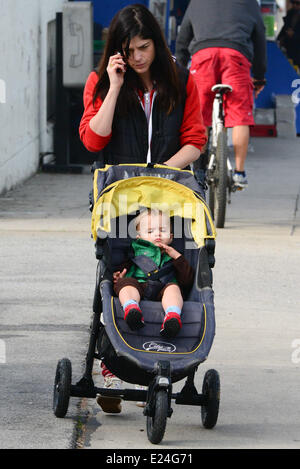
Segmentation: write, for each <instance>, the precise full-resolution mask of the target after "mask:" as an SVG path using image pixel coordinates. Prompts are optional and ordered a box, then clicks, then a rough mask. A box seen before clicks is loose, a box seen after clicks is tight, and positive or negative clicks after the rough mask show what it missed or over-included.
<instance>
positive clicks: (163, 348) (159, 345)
mask: <svg viewBox="0 0 300 469" xmlns="http://www.w3.org/2000/svg"><path fill="white" fill-rule="evenodd" d="M143 349H144V350H146V351H147V352H167V353H173V352H175V351H176V347H175V345H173V344H169V343H168V342H155V341H153V340H152V341H151V342H145V343H144V344H143Z"/></svg>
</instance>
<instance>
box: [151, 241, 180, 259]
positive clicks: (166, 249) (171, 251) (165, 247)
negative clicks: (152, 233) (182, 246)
mask: <svg viewBox="0 0 300 469" xmlns="http://www.w3.org/2000/svg"><path fill="white" fill-rule="evenodd" d="M155 244H156V246H158V247H159V248H160V249H161V250H162V251H164V252H165V253H166V254H168V256H170V257H171V258H172V259H177V258H178V257H180V256H181V254H180V252H178V251H176V249H174V248H172V246H169V245H168V244H164V243H160V242H158V243H155Z"/></svg>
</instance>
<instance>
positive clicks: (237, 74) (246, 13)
mask: <svg viewBox="0 0 300 469" xmlns="http://www.w3.org/2000/svg"><path fill="white" fill-rule="evenodd" d="M175 54H176V58H177V61H178V62H179V63H181V64H182V65H184V66H187V64H188V62H189V59H190V56H192V61H191V67H190V72H191V74H193V76H194V78H195V80H196V83H197V85H198V90H199V96H200V102H201V108H202V113H203V121H204V124H205V125H206V126H207V127H209V126H211V114H212V103H213V99H214V94H213V92H212V91H211V88H212V86H213V85H215V84H216V83H224V84H228V85H231V86H232V88H233V91H232V92H230V93H227V94H226V95H225V96H224V112H225V126H226V127H232V128H233V131H232V140H233V148H234V153H235V171H234V175H233V180H234V183H235V185H236V186H237V187H239V188H244V187H246V186H247V185H248V181H247V178H246V172H245V161H246V157H247V150H248V144H249V136H250V132H249V126H250V125H254V124H255V122H254V119H253V88H254V89H255V97H257V96H258V94H259V93H260V92H261V91H262V89H263V87H264V84H265V79H264V76H265V71H266V39H265V27H264V23H263V20H262V17H261V14H260V10H259V6H258V3H257V0H247V1H246V2H241V1H240V0H222V2H220V0H191V1H190V3H189V6H188V8H187V10H186V13H185V15H184V18H183V21H182V24H181V28H180V32H179V34H178V37H177V41H176V53H175ZM251 68H252V75H253V78H251ZM206 166H207V152H206V154H203V155H202V158H199V160H198V161H197V162H195V163H194V170H195V172H196V174H198V176H200V177H201V172H202V177H203V170H205V168H206Z"/></svg>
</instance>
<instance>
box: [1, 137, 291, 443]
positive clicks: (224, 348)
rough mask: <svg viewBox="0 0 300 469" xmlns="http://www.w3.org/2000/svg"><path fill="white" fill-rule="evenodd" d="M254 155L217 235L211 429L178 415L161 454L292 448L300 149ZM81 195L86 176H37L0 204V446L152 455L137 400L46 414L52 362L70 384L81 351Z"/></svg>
mask: <svg viewBox="0 0 300 469" xmlns="http://www.w3.org/2000/svg"><path fill="white" fill-rule="evenodd" d="M251 146H252V148H253V150H254V151H253V152H251V151H250V152H249V156H248V160H247V175H248V180H249V188H248V189H247V190H245V191H243V192H242V193H236V194H233V196H232V204H231V205H230V206H228V210H227V217H226V225H225V228H224V229H223V230H218V233H217V247H216V267H215V269H214V291H215V302H216V321H217V335H216V339H215V342H214V344H213V347H212V350H211V353H210V355H209V357H208V360H207V363H205V364H204V365H203V368H204V370H203V372H202V367H200V368H201V369H199V372H198V374H197V382H196V386H197V389H198V390H199V392H200V390H201V386H202V376H203V375H204V372H205V370H206V369H208V368H216V369H217V370H218V371H219V373H220V375H221V387H222V391H221V407H220V416H219V421H218V423H217V426H216V427H215V429H214V430H213V431H211V432H208V431H206V430H204V429H203V428H202V426H201V424H200V413H199V412H200V411H199V410H198V409H196V411H195V409H193V408H188V407H186V406H184V408H182V407H183V406H182V407H180V406H175V405H174V414H173V416H172V418H171V419H168V425H167V431H166V435H165V438H164V440H163V442H162V444H161V445H160V446H159V447H161V448H166V449H169V448H177V449H178V448H179V449H186V448H243V447H248V448H249V447H252V448H262V447H265V448H266V447H272V448H280V447H285V448H298V447H299V434H300V421H299V418H298V417H297V416H298V414H299V406H300V401H299V396H298V394H299V393H298V390H299V385H300V372H299V363H298V361H297V357H299V358H300V352H299V353H298V355H297V349H296V348H295V344H296V343H297V342H296V341H297V340H298V339H299V340H300V330H299V293H298V283H299V275H300V216H299V205H298V204H299V202H298V201H299V189H300V151H299V148H300V140H299V139H294V140H285V139H278V138H268V139H260V138H256V139H251ZM90 188H91V175H89V174H84V175H71V174H65V175H62V174H57V175H56V174H45V173H39V174H37V175H36V176H34V177H33V178H32V179H30V180H29V181H27V182H26V183H25V184H24V185H22V186H20V187H18V188H17V189H15V190H14V191H11V192H9V193H7V194H5V195H4V196H0V240H1V244H0V254H1V284H0V285H1V287H0V288H1V299H0V301H1V310H0V324H1V326H0V328H1V332H0V340H1V341H2V342H1V343H2V344H4V345H5V350H6V356H5V358H6V360H5V363H2V364H1V363H0V372H1V384H0V390H1V396H2V399H1V401H0V412H1V416H2V420H1V422H0V434H1V437H0V441H1V443H0V446H1V448H69V447H76V444H77V442H78V437H80V445H81V447H82V446H83V447H84V448H91V449H93V448H103V449H104V448H106V449H115V448H116V446H117V447H118V448H130V449H134V448H152V449H153V446H152V445H151V444H150V443H149V442H148V441H147V436H146V431H144V430H145V417H143V415H142V411H141V409H140V408H138V407H136V406H135V405H134V403H124V405H123V412H122V414H120V415H118V416H110V415H105V414H104V413H103V412H102V411H101V409H100V408H99V407H98V406H97V405H96V403H95V402H94V401H93V400H86V399H83V400H82V401H79V400H78V399H74V398H71V400H70V407H69V411H68V414H67V416H66V418H65V419H56V418H55V417H54V416H53V413H52V409H51V405H52V387H53V380H54V374H55V368H56V363H57V360H58V359H60V358H62V357H64V356H67V357H68V358H70V359H71V361H72V366H73V379H72V382H76V380H78V379H80V378H81V373H82V371H83V362H84V359H85V354H86V350H87V343H88V340H89V324H90V319H91V314H92V311H91V308H92V300H93V292H94V281H95V269H96V259H95V256H94V246H93V241H92V240H91V239H90V212H89V210H88V194H89V190H90ZM293 344H294V348H293ZM298 347H299V346H298ZM95 380H96V381H99V383H101V377H100V376H99V375H98V376H97V375H96V376H95ZM178 387H179V389H180V388H181V387H182V383H180V385H179V386H178ZM175 391H176V389H175ZM86 416H88V419H87V421H85V417H86ZM116 441H117V442H118V443H117V444H116Z"/></svg>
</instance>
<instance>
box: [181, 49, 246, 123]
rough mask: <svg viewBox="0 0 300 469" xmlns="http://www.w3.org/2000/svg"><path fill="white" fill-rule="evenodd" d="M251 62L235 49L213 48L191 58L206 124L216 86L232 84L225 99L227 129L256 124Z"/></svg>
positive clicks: (192, 72)
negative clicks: (218, 84) (230, 90)
mask: <svg viewBox="0 0 300 469" xmlns="http://www.w3.org/2000/svg"><path fill="white" fill-rule="evenodd" d="M250 69H251V63H250V62H249V60H248V59H246V57H245V56H244V55H242V54H241V53H240V52H238V51H236V50H234V49H228V48H225V47H224V48H223V47H210V48H207V49H203V50H199V51H198V52H197V53H196V54H194V55H193V57H192V64H191V69H190V72H191V74H192V75H193V77H194V79H195V81H196V83H197V87H198V90H199V97H200V102H201V108H202V115H203V121H204V124H205V125H206V126H211V113H212V103H213V99H214V93H213V92H212V91H211V88H212V87H213V86H214V85H215V84H217V83H223V84H226V85H231V86H232V88H233V91H232V92H231V93H230V92H229V93H226V95H225V96H224V112H225V126H226V127H234V126H236V125H254V124H255V122H254V119H253V89H254V87H253V83H252V79H251V75H250Z"/></svg>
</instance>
